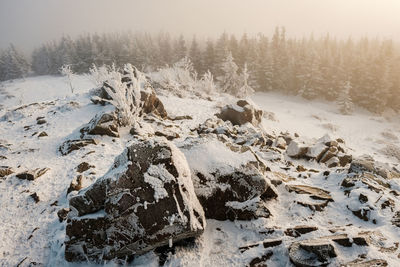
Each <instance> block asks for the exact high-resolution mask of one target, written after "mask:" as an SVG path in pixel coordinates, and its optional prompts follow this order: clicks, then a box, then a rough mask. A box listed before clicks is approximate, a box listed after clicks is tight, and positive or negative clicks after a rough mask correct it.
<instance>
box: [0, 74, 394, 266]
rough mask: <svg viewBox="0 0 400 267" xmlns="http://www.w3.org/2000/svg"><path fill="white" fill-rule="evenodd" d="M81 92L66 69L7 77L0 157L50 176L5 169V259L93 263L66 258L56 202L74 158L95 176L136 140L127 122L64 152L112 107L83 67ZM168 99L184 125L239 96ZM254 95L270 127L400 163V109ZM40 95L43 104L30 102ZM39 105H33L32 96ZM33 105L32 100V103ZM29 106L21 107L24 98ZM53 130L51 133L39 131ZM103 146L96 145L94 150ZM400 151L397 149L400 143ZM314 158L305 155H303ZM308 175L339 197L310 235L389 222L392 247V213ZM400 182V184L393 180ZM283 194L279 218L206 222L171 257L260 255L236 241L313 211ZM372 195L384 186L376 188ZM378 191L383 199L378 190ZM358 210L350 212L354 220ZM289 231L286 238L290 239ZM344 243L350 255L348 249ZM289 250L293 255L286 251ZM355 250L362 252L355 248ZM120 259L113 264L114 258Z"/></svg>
mask: <svg viewBox="0 0 400 267" xmlns="http://www.w3.org/2000/svg"><path fill="white" fill-rule="evenodd" d="M72 83H73V85H74V89H75V92H74V94H72V93H71V91H70V88H69V84H68V83H67V82H66V81H65V78H63V77H51V76H41V77H33V78H27V79H24V80H16V81H12V82H5V83H3V84H1V85H0V118H2V119H0V144H1V145H2V146H0V155H1V156H5V157H6V158H5V159H0V166H1V165H4V166H11V167H12V168H13V169H14V171H15V172H16V173H18V172H20V171H24V170H26V169H32V168H43V167H48V168H50V171H48V172H47V173H46V174H45V175H43V176H42V177H40V178H38V179H37V180H35V181H25V180H19V179H18V178H16V177H15V176H9V177H7V179H1V178H0V203H1V204H0V265H1V266H16V265H18V264H20V266H29V264H34V263H38V264H43V265H44V266H88V265H87V264H86V263H82V264H72V263H68V262H66V261H65V260H64V254H63V253H64V247H63V242H64V238H65V224H64V223H60V222H59V221H58V217H57V211H58V210H59V209H60V208H61V207H66V206H67V197H66V190H67V188H68V186H69V184H70V182H71V180H72V179H73V178H74V177H75V175H76V172H75V168H76V166H77V165H78V164H79V163H81V162H82V161H83V160H85V161H88V162H90V163H91V164H93V165H95V166H96V168H95V169H94V173H93V174H92V175H91V176H90V179H92V180H94V179H96V178H98V177H100V176H101V175H103V174H104V173H105V172H106V171H107V170H108V168H109V167H110V165H111V164H112V162H113V159H114V157H115V156H116V155H118V154H120V153H121V151H122V150H123V149H124V146H125V144H126V142H127V141H128V140H129V133H128V132H129V129H124V130H123V133H122V134H121V138H117V139H113V138H111V137H100V138H99V139H100V141H101V144H102V145H100V146H96V148H95V149H94V148H91V147H90V146H88V147H85V149H81V150H80V151H78V152H77V153H74V154H71V156H68V157H63V156H61V155H60V153H59V152H58V147H59V146H60V144H61V143H62V142H63V141H64V140H65V139H66V138H67V137H68V136H74V135H77V130H78V129H79V128H80V127H81V126H82V125H83V124H85V123H87V122H88V121H89V120H90V119H91V118H93V117H94V115H95V114H96V113H98V112H99V111H100V110H104V108H107V107H102V106H98V105H93V104H92V103H91V102H90V99H89V94H88V92H89V90H90V89H91V88H92V87H93V85H92V84H91V82H90V81H89V80H88V78H87V77H85V76H76V77H74V79H73V81H72ZM160 99H161V100H162V102H163V103H164V105H165V107H166V110H167V111H168V113H169V114H171V115H190V116H192V117H193V120H188V121H182V122H181V127H182V128H185V129H191V128H193V127H195V126H197V125H198V124H200V123H202V122H204V121H205V120H206V119H207V118H210V117H212V116H213V115H214V114H215V113H216V112H217V111H218V109H219V107H221V106H223V105H225V104H227V103H231V102H233V101H234V100H233V98H232V97H229V96H221V97H218V99H215V101H208V100H204V99H196V98H187V99H182V98H179V97H176V96H172V95H168V94H163V95H162V96H160ZM252 100H253V101H254V102H255V103H256V104H257V105H258V106H259V107H260V108H262V109H263V110H265V111H267V112H270V113H268V114H269V116H266V118H264V120H263V124H262V127H264V128H265V130H266V131H267V132H275V133H279V132H286V131H288V132H289V133H291V134H294V133H298V134H299V135H300V136H305V137H309V138H320V137H322V136H323V135H325V134H327V133H328V134H329V135H331V136H332V137H335V138H339V137H340V138H343V139H344V141H345V142H346V145H347V147H348V148H350V149H351V154H353V155H362V154H368V155H372V156H373V157H374V158H375V159H376V160H379V161H382V162H389V163H392V164H393V165H394V166H397V167H399V166H400V165H399V163H400V141H399V140H400V116H399V115H392V116H386V117H385V116H377V115H373V114H371V113H369V112H367V111H365V110H361V109H357V110H356V111H355V113H354V114H353V115H341V114H340V113H339V112H338V110H337V107H336V106H335V105H333V104H331V103H327V102H318V101H313V102H310V101H307V100H304V99H301V98H298V97H293V96H283V95H280V94H276V93H257V94H256V95H254V96H253V97H252ZM32 103H36V104H32ZM30 104H32V105H30ZM24 105H25V106H24ZM21 106H22V107H23V108H20V109H18V108H19V107H21ZM40 116H43V117H44V118H45V120H46V123H45V124H41V125H38V124H37V123H36V119H37V117H40ZM42 131H45V132H46V133H47V135H48V136H45V137H38V134H39V133H41V132H42ZM91 151H95V153H90V154H88V152H91ZM396 151H397V152H396ZM304 164H305V166H307V165H306V164H307V163H304ZM398 169H400V168H398ZM302 182H303V183H304V184H309V185H314V186H319V187H321V188H325V189H332V192H331V193H332V197H333V198H334V199H335V203H338V204H337V205H332V206H329V207H328V208H327V210H325V211H324V212H323V213H322V214H318V215H315V216H314V217H313V219H312V221H311V223H312V224H313V225H317V226H319V227H320V229H319V230H318V231H317V232H313V233H309V234H306V235H305V237H307V238H311V237H316V236H320V235H321V234H325V235H326V234H329V232H328V230H327V229H328V225H330V224H332V225H331V226H332V227H333V226H336V224H337V223H339V222H340V225H345V224H347V225H349V224H351V225H352V226H351V227H349V228H351V229H353V230H351V229H350V230H349V231H350V232H352V231H353V233H356V232H357V231H359V230H360V229H365V230H381V232H382V233H383V234H384V236H385V237H386V238H389V239H388V240H387V241H385V242H384V243H385V245H387V246H391V245H393V242H395V241H396V240H397V241H398V240H400V230H397V232H396V231H395V230H393V228H387V227H386V226H387V225H386V224H387V222H388V221H390V218H385V214H378V215H377V216H378V217H379V218H381V223H379V224H377V225H372V226H371V224H370V223H366V222H363V221H360V220H358V219H354V218H352V217H351V216H350V215H349V212H348V211H347V212H344V213H343V209H345V207H344V205H345V204H344V202H343V203H342V202H341V200H343V199H344V198H345V196H344V195H343V192H342V191H338V190H337V191H334V190H335V189H333V188H336V187H337V185H338V184H339V183H340V181H339V180H334V179H333V178H331V177H330V179H329V180H326V179H324V178H323V176H322V175H321V174H315V175H314V176H313V177H312V179H307V180H304V181H302ZM391 185H392V186H393V187H394V188H397V189H398V188H400V183H399V182H397V181H392V182H391ZM278 190H279V194H280V196H279V202H276V203H274V204H271V206H270V207H269V208H270V209H271V210H272V213H273V214H274V217H273V218H272V219H258V220H256V221H252V222H219V221H214V220H209V221H208V226H207V229H206V231H205V233H204V234H203V236H202V237H201V238H200V239H199V240H198V241H196V242H197V246H196V248H194V249H192V250H190V249H181V250H179V249H178V251H177V253H176V254H175V255H173V256H171V258H170V260H169V261H167V263H166V264H167V265H168V266H223V265H225V266H244V265H246V264H248V262H249V261H250V260H251V259H252V258H254V257H257V256H260V255H262V249H261V248H256V249H250V250H248V251H245V252H244V253H240V252H239V251H238V247H240V246H245V245H248V244H253V243H256V242H260V241H263V240H264V239H266V238H268V239H270V238H273V237H274V235H279V234H281V233H282V230H280V229H278V230H276V231H275V234H272V235H267V234H265V233H263V232H265V231H262V230H263V229H264V230H265V229H266V228H277V227H278V226H279V227H281V228H282V229H283V228H287V227H293V226H295V225H299V224H306V223H310V221H307V218H308V217H310V216H311V215H312V214H311V212H310V211H309V210H307V209H306V208H304V209H298V210H297V208H296V207H295V206H294V205H293V203H292V202H290V199H291V196H292V195H293V194H291V193H289V192H287V191H285V189H284V188H278ZM33 192H36V193H37V194H38V195H39V197H40V201H39V202H38V203H35V201H34V200H33V199H32V198H31V197H30V194H32V193H33ZM370 197H371V198H373V199H374V200H376V199H378V198H379V195H378V194H370ZM378 200H379V199H378ZM350 218H351V219H350ZM291 240H292V239H291V238H290V237H287V236H286V237H284V240H283V241H284V244H286V243H285V242H290V241H291ZM355 250H357V251H359V252H360V253H367V254H368V255H369V256H371V257H376V258H384V259H386V260H387V261H388V262H389V265H390V266H399V264H400V260H399V259H397V254H399V251H397V253H396V254H390V255H389V256H388V255H387V254H383V253H381V252H379V251H378V249H374V248H365V247H359V248H356V249H355ZM346 253H347V252H346V251H345V250H343V251H342V255H344V256H346ZM283 255H286V257H283ZM348 256H349V259H354V258H351V257H354V255H353V256H351V255H348ZM131 264H132V266H157V265H158V260H157V257H156V256H155V255H154V253H148V254H146V255H143V256H141V257H138V258H137V259H135V261H134V262H133V263H131ZM107 265H109V266H114V265H115V264H114V263H112V262H111V263H109V264H107ZM268 266H291V263H290V262H289V260H288V257H287V252H286V247H285V246H280V247H278V248H277V252H275V251H274V256H273V257H272V258H271V260H270V261H269V262H268Z"/></svg>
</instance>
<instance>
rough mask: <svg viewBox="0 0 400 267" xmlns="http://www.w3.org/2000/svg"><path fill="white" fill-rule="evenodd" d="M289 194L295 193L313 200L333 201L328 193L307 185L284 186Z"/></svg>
mask: <svg viewBox="0 0 400 267" xmlns="http://www.w3.org/2000/svg"><path fill="white" fill-rule="evenodd" d="M286 189H287V190H288V191H289V192H293V191H294V192H296V193H297V194H308V195H310V197H311V198H313V199H318V200H328V201H333V199H332V197H331V195H330V193H329V192H328V191H326V190H323V189H320V188H317V187H312V186H309V185H286Z"/></svg>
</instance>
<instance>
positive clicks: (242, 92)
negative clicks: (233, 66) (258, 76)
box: [236, 63, 254, 98]
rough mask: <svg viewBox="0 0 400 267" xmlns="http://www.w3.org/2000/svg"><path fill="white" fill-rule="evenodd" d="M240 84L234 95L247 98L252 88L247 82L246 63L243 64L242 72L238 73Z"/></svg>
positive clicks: (252, 90)
mask: <svg viewBox="0 0 400 267" xmlns="http://www.w3.org/2000/svg"><path fill="white" fill-rule="evenodd" d="M240 79H241V81H242V86H241V87H240V88H239V90H238V92H237V94H236V96H237V97H239V98H248V97H249V96H250V95H252V94H253V93H254V89H253V88H252V87H251V86H250V85H249V84H248V79H249V73H248V70H247V64H246V63H245V64H244V68H243V72H242V74H241V75H240Z"/></svg>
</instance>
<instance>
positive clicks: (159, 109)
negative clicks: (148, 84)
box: [140, 89, 168, 119]
mask: <svg viewBox="0 0 400 267" xmlns="http://www.w3.org/2000/svg"><path fill="white" fill-rule="evenodd" d="M140 94H141V100H142V102H143V107H142V112H143V113H145V114H150V113H151V114H154V115H157V116H159V117H160V118H163V119H165V118H167V117H168V114H167V111H166V110H165V108H164V104H163V103H162V102H161V100H160V99H159V98H158V97H157V95H156V93H155V92H154V90H152V89H151V90H150V89H149V90H147V91H141V92H140Z"/></svg>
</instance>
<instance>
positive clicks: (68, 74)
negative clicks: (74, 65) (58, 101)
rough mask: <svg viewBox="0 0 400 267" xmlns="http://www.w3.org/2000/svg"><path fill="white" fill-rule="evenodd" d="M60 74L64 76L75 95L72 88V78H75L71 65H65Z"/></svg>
mask: <svg viewBox="0 0 400 267" xmlns="http://www.w3.org/2000/svg"><path fill="white" fill-rule="evenodd" d="M60 73H61V75H62V76H64V77H65V78H66V80H67V83H68V84H69V87H70V89H71V93H72V94H73V93H74V87H73V86H72V77H73V76H74V73H73V72H72V70H71V66H70V65H63V66H62V67H61V68H60Z"/></svg>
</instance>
